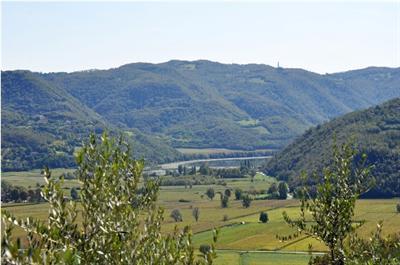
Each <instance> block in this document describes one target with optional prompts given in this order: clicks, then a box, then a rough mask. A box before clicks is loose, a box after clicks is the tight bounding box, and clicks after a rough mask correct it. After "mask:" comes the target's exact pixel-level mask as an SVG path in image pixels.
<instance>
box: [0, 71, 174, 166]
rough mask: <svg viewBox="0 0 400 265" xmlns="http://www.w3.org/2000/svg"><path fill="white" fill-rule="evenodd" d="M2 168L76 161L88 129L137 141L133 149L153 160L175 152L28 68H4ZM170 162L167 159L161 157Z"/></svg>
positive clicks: (62, 163)
mask: <svg viewBox="0 0 400 265" xmlns="http://www.w3.org/2000/svg"><path fill="white" fill-rule="evenodd" d="M1 81H2V90H1V100H2V113H1V119H2V134H1V140H2V141H1V145H2V146H1V148H2V170H3V171H8V170H27V169H31V168H42V167H43V166H45V165H48V166H51V167H70V166H73V165H75V160H74V157H73V153H74V150H75V148H76V147H78V146H80V145H81V144H82V141H83V139H87V136H88V134H89V133H91V132H94V133H101V132H102V131H103V130H105V129H106V130H108V131H109V133H111V134H122V133H125V134H126V138H128V139H131V140H135V143H134V153H135V154H136V155H137V156H138V157H140V156H144V157H147V158H148V159H151V160H156V161H160V160H162V157H166V158H170V159H171V160H173V159H177V158H178V157H179V154H178V152H177V151H176V150H174V149H173V148H171V147H170V146H168V145H166V144H164V143H162V142H161V141H160V140H157V139H153V138H152V137H150V136H146V135H144V134H143V133H141V132H139V131H138V130H135V129H132V130H129V131H125V132H123V131H122V130H119V129H117V128H115V126H113V125H111V124H109V123H108V122H107V121H105V120H104V119H103V118H102V117H101V116H100V115H98V114H97V113H95V112H94V111H93V110H91V109H90V108H87V107H85V105H83V104H82V103H81V102H79V101H78V100H77V99H75V98H74V97H72V96H71V95H69V94H68V93H67V92H66V91H64V90H63V89H59V88H58V87H56V86H54V85H53V84H49V83H48V82H47V81H45V80H43V79H41V78H39V77H38V76H37V75H36V74H33V73H31V72H27V71H14V72H2V80H1ZM165 161H170V160H165Z"/></svg>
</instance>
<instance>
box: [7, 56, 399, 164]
mask: <svg viewBox="0 0 400 265" xmlns="http://www.w3.org/2000/svg"><path fill="white" fill-rule="evenodd" d="M27 76H29V78H27ZM21 80H25V81H24V82H25V83H24V84H21V82H22V81H21ZM2 81H3V82H2V106H3V110H6V112H4V115H6V116H4V115H3V114H2V119H4V118H5V120H3V123H2V129H3V133H4V132H5V134H6V135H10V134H13V132H14V131H15V130H20V129H21V126H27V124H30V123H29V122H28V121H27V120H26V118H27V117H28V116H29V115H30V116H29V117H31V116H32V117H33V116H35V115H36V116H35V117H39V116H37V115H43V109H42V108H45V109H46V108H49V109H46V111H47V112H46V113H47V114H48V115H50V116H51V115H52V113H59V114H60V116H59V119H58V121H59V122H61V123H62V121H64V119H65V117H66V116H68V115H67V113H70V114H71V113H74V114H72V116H73V117H75V118H77V119H76V120H75V121H76V123H74V124H75V125H76V126H70V129H71V133H72V134H74V132H73V131H74V130H75V129H77V130H78V131H82V130H81V129H83V128H91V127H90V126H89V127H88V126H86V125H83V126H79V125H77V124H80V123H81V124H86V123H85V122H88V120H90V122H89V123H90V124H92V125H91V126H94V127H96V128H97V127H104V126H106V127H112V128H115V129H118V130H121V131H128V132H129V131H135V132H136V134H142V135H143V136H146V137H147V139H148V141H147V142H148V144H149V145H151V144H150V143H154V142H157V144H153V146H158V147H160V146H161V145H162V148H161V150H162V152H160V154H158V155H157V151H156V152H154V151H150V150H147V151H148V152H147V153H152V155H151V157H152V158H151V159H152V160H154V161H165V160H173V159H177V158H179V153H178V152H176V151H175V150H174V149H173V148H171V147H174V148H177V147H192V148H205V147H211V148H231V149H240V150H255V149H277V150H278V149H281V148H283V147H284V146H286V145H287V144H288V143H290V142H291V141H292V140H293V139H294V138H295V137H296V136H298V135H300V134H301V133H302V132H304V131H305V130H306V129H307V128H309V127H310V126H314V125H317V124H320V123H321V122H324V121H327V120H329V119H331V118H334V117H337V116H339V115H342V114H344V113H347V112H350V111H353V110H356V109H361V108H366V107H369V106H372V105H375V104H378V103H381V102H383V101H385V100H388V99H391V98H394V97H398V96H400V87H399V84H400V68H377V67H372V68H366V69H361V70H356V71H349V72H344V73H338V74H329V75H319V74H316V73H312V72H308V71H305V70H301V69H284V68H273V67H271V66H267V65H257V64H249V65H236V64H229V65H228V64H220V63H216V62H210V61H204V60H200V61H176V60H175V61H169V62H166V63H161V64H149V63H135V64H128V65H123V66H121V67H118V68H114V69H109V70H91V71H80V72H73V73H47V74H44V73H33V72H27V71H5V72H2ZM29 82H31V83H34V84H35V85H34V88H32V89H34V90H37V91H47V92H48V93H53V94H54V93H55V92H54V91H57V97H56V98H64V99H65V102H68V104H67V105H69V106H77V107H71V108H70V109H68V108H66V107H65V105H63V104H61V103H59V102H58V101H55V102H58V103H57V104H55V105H54V106H53V107H50V106H46V105H47V103H48V104H52V103H54V102H53V101H43V100H41V99H38V98H37V100H38V102H41V104H36V103H35V102H33V101H31V100H30V98H32V97H31V95H29V94H26V93H25V92H24V91H25V89H26V87H29V86H30V85H29V84H28V83H29ZM52 91H53V92H52ZM33 94H35V95H36V93H33ZM36 96H37V95H36ZM16 97H17V98H16ZM46 102H47V103H46ZM24 104H25V105H27V106H26V108H27V109H26V110H25V109H21V108H22V107H21V106H20V105H24ZM24 108H25V107H24ZM71 109H74V110H75V112H73V111H72V110H71ZM28 113H29V115H28V116H27V114H28ZM79 113H81V114H83V113H84V114H83V115H81V114H79ZM3 116H4V117H3ZM44 116H46V115H44ZM81 116H83V117H81ZM78 117H79V118H78ZM44 118H46V117H44ZM30 120H32V119H30ZM42 121H43V120H42ZM54 121H55V122H56V121H57V119H54ZM83 121H85V122H83ZM70 122H71V121H70ZM31 123H32V122H31ZM37 124H39V123H37V122H36V121H35V122H33V123H32V124H31V125H29V126H36V125H37ZM54 124H56V123H54ZM64 125H65V124H64ZM29 126H28V127H29ZM53 127H54V129H56V127H57V126H53ZM75 127H76V128H75ZM56 131H57V130H52V131H48V133H49V134H50V135H54V134H55V132H56ZM60 137H61V136H60ZM60 137H59V138H60ZM61 138H62V137H61ZM78 138H79V137H78ZM8 139H9V138H3V140H4V145H3V146H7V148H11V147H12V146H13V142H12V141H9V140H8ZM74 141H75V140H74ZM14 142H15V141H14ZM139 144H140V143H139ZM28 149H29V148H28ZM56 149H57V148H56ZM150 149H152V148H150ZM21 150H22V149H21ZM24 150H25V149H24ZM164 151H165V152H164ZM21 152H22V153H23V154H25V155H26V154H27V153H28V152H29V150H25V151H21ZM145 153H146V152H145ZM59 154H60V153H59ZM69 154H71V153H70V152H69ZM166 156H169V157H168V159H166ZM145 157H147V155H145ZM2 159H3V161H4V159H6V160H7V156H3V157H2Z"/></svg>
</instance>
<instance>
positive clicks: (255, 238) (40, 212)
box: [2, 169, 400, 265]
mask: <svg viewBox="0 0 400 265" xmlns="http://www.w3.org/2000/svg"><path fill="white" fill-rule="evenodd" d="M61 172H62V170H61V169H57V170H54V171H53V174H54V176H57V175H60V174H61ZM2 178H3V180H7V181H10V182H11V181H13V182H18V184H19V185H23V186H25V187H28V186H32V187H34V186H35V183H36V182H38V183H40V184H42V183H43V179H41V178H42V177H41V176H40V172H39V171H29V172H25V173H24V172H18V173H15V172H9V173H4V174H3V176H2ZM224 181H225V184H224V185H193V186H192V188H189V187H186V188H185V187H184V186H161V187H160V193H159V205H160V206H162V207H163V208H164V223H163V226H162V229H163V231H164V232H171V231H173V229H174V228H175V226H177V227H178V228H183V227H184V226H186V225H190V226H191V228H192V231H193V233H194V236H193V241H194V244H195V247H196V248H198V247H199V246H200V245H201V244H206V243H209V242H211V240H212V232H211V229H212V228H214V227H218V228H219V230H220V231H219V238H218V242H217V244H216V248H217V250H218V258H217V259H216V263H215V264H217V265H222V264H254V265H256V264H278V265H279V264H294V265H296V264H307V262H308V259H309V255H308V254H307V253H297V254H294V253H291V252H307V251H308V247H309V244H311V245H312V250H313V251H315V252H321V251H326V248H325V246H324V245H322V244H321V243H320V242H318V241H316V240H314V239H311V238H308V237H306V236H304V235H300V236H299V237H298V238H296V239H292V240H288V241H285V242H282V241H279V240H278V239H277V238H276V235H279V236H288V235H291V234H293V232H294V230H293V229H291V228H290V227H289V226H288V225H287V224H286V223H285V222H284V220H283V217H282V212H283V211H286V212H287V213H288V214H289V216H291V217H295V216H296V215H298V213H299V208H298V205H299V203H298V201H297V200H294V199H289V200H253V201H252V203H251V206H250V207H248V208H244V207H243V206H242V203H241V201H237V200H235V199H234V195H233V194H232V196H231V198H230V200H229V205H228V208H221V205H220V200H219V194H218V192H223V191H224V190H225V189H227V188H231V189H235V188H241V189H242V190H252V189H257V190H265V189H268V187H269V186H270V185H271V183H273V182H275V179H273V178H270V177H267V176H264V175H262V174H257V175H256V176H255V177H254V179H253V181H251V179H250V178H241V179H224ZM65 186H66V188H67V189H65V192H66V194H67V192H69V189H68V188H70V187H78V186H79V183H78V182H77V181H75V180H66V181H65ZM209 187H212V188H214V190H215V192H216V196H215V198H214V199H213V200H210V199H208V198H207V196H205V195H204V194H205V192H206V190H207V189H208V188H209ZM398 202H399V199H376V200H372V199H369V200H358V201H357V204H356V209H355V218H354V219H355V220H356V221H362V220H364V221H365V224H364V225H363V226H361V227H360V228H358V230H357V232H358V233H359V234H360V235H362V236H363V237H368V236H369V235H370V233H371V232H372V231H374V229H375V227H376V224H377V223H378V222H379V221H380V220H382V221H383V232H384V234H385V235H387V234H391V233H397V232H399V231H400V214H398V213H396V204H397V203H398ZM194 207H198V208H199V209H200V217H199V220H198V222H196V221H195V219H194V218H193V216H192V210H193V208H194ZM2 208H3V209H6V210H8V211H10V212H12V213H13V214H15V215H16V216H20V217H26V216H33V217H36V218H39V219H42V220H46V218H47V212H48V209H47V204H45V203H40V204H23V203H22V204H21V203H20V204H3V205H2ZM173 209H178V210H179V211H180V212H181V214H182V217H183V221H182V222H175V221H174V220H173V219H172V218H171V217H170V216H169V215H170V213H171V211H172V210H173ZM78 210H80V207H79V205H78ZM261 211H265V212H267V213H268V217H269V222H268V223H266V224H263V223H260V222H259V220H258V219H259V213H260V212H261ZM78 217H79V215H78ZM79 221H80V219H79V218H78V222H79ZM15 232H16V233H15V236H21V235H22V234H21V231H18V230H17V231H15ZM255 251H261V252H255ZM267 251H272V252H267ZM273 251H276V252H273Z"/></svg>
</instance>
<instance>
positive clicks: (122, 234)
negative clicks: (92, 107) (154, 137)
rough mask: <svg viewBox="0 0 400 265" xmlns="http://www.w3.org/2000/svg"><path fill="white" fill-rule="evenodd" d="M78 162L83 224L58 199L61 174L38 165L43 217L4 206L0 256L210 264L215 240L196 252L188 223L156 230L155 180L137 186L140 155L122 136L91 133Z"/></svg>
mask: <svg viewBox="0 0 400 265" xmlns="http://www.w3.org/2000/svg"><path fill="white" fill-rule="evenodd" d="M77 164H78V170H77V177H78V179H79V180H80V181H81V182H82V191H81V193H80V201H81V203H80V205H81V208H82V211H81V214H82V224H81V225H78V223H77V214H78V211H77V204H76V203H75V202H73V201H67V200H65V199H64V195H63V193H62V190H61V185H62V181H63V180H62V179H60V180H56V179H54V178H52V177H51V173H50V171H49V170H48V169H45V170H44V177H45V180H46V185H45V187H44V189H43V191H42V196H43V198H44V199H45V200H46V201H47V202H48V203H49V216H48V221H47V222H43V221H39V220H35V219H32V218H27V219H18V218H15V217H13V216H12V215H10V214H9V213H7V212H3V214H2V221H3V240H2V249H1V254H2V264H212V260H213V257H215V249H214V246H213V245H211V250H210V251H209V252H207V253H205V254H203V255H202V257H201V258H199V259H197V260H196V258H195V254H194V247H193V245H192V235H191V232H190V230H189V228H188V227H186V228H185V229H184V230H183V231H178V229H175V231H174V233H172V234H169V235H163V234H161V231H160V229H161V227H160V225H161V222H162V220H163V210H162V209H161V208H159V207H158V206H157V205H156V203H155V202H156V200H157V193H158V184H157V183H155V182H154V181H147V182H145V183H144V184H143V187H140V186H139V185H140V184H139V183H140V177H141V174H142V170H143V161H141V160H133V159H132V158H131V153H130V149H129V146H127V145H126V144H125V143H124V142H123V141H121V140H119V141H118V142H117V141H115V140H114V139H109V137H108V136H107V135H106V134H103V136H102V138H101V141H98V140H97V139H96V137H95V136H94V135H91V136H90V139H89V142H88V143H86V144H85V145H84V146H83V148H82V149H81V151H80V152H79V153H78V155H77ZM14 227H20V228H22V229H23V230H24V231H25V232H26V235H27V236H26V241H27V245H26V247H25V246H24V247H25V248H22V244H21V241H20V240H19V239H17V240H15V241H14V240H13V239H12V237H11V234H12V230H13V228H14ZM215 240H216V235H215V236H214V242H215Z"/></svg>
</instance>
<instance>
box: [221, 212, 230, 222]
mask: <svg viewBox="0 0 400 265" xmlns="http://www.w3.org/2000/svg"><path fill="white" fill-rule="evenodd" d="M228 220H229V217H228V215H227V214H224V216H223V217H222V221H224V222H226V221H228Z"/></svg>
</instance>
